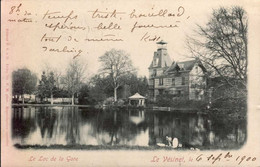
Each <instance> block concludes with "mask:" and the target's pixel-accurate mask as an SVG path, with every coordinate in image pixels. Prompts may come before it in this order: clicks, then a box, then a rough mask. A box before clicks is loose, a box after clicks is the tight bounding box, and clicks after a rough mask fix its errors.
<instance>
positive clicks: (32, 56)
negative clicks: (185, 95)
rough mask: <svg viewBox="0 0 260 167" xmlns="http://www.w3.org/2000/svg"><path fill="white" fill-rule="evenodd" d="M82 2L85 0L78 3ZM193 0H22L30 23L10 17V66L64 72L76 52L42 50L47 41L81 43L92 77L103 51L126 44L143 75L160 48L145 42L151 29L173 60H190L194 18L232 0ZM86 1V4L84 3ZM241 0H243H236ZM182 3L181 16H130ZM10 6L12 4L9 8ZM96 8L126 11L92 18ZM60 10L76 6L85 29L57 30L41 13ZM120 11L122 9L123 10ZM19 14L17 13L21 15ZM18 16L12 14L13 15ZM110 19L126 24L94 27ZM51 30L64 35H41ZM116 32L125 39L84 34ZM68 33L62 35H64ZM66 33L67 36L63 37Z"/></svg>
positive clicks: (200, 18) (205, 16)
mask: <svg viewBox="0 0 260 167" xmlns="http://www.w3.org/2000/svg"><path fill="white" fill-rule="evenodd" d="M79 2H81V3H79ZM189 2H190V1H175V2H174V3H170V4H171V5H169V3H166V1H165V3H161V2H159V1H153V2H149V3H148V2H146V3H144V2H140V1H126V2H123V1H117V3H111V2H104V1H99V2H94V1H93V2H91V5H90V4H89V3H87V2H84V3H83V1H74V2H73V3H71V2H68V1H64V3H63V4H62V5H61V4H59V5H56V4H55V1H51V2H42V5H41V8H40V9H39V8H38V10H37V11H36V10H34V5H36V4H34V3H32V2H30V3H23V5H22V8H21V10H23V11H25V10H28V11H30V12H31V13H32V14H33V20H34V21H35V22H34V23H32V24H30V23H29V24H19V23H14V24H13V23H7V24H10V28H9V38H10V41H11V45H10V50H11V55H10V57H11V60H12V62H13V63H12V65H11V68H12V69H13V70H15V69H17V68H22V67H27V68H29V69H30V70H32V71H33V72H35V73H36V74H37V75H38V76H40V74H41V72H42V71H43V70H45V69H46V67H48V68H54V69H56V70H58V71H61V72H62V73H64V71H65V69H66V67H67V65H68V62H69V61H70V60H71V59H72V55H70V54H63V53H54V52H44V49H43V46H48V47H50V48H51V47H53V48H62V47H63V46H68V47H70V48H76V49H81V50H82V51H83V52H82V54H81V56H79V57H78V58H79V59H80V60H81V62H82V63H84V64H87V72H86V75H87V77H91V76H93V75H94V74H96V73H97V72H98V69H99V68H100V63H99V62H98V57H99V56H102V55H103V54H104V53H105V52H106V51H109V50H111V49H112V48H115V49H122V50H125V51H126V53H128V54H129V55H130V57H131V59H132V61H133V65H134V66H135V67H136V68H137V69H138V75H139V76H147V77H148V67H149V65H150V63H151V61H152V58H153V53H154V51H156V50H157V45H156V42H155V41H152V42H150V41H149V42H144V41H141V38H142V36H143V35H144V34H146V33H147V34H149V35H151V37H153V36H155V35H156V36H157V37H158V36H160V40H161V39H162V40H164V41H166V42H168V44H167V50H168V54H169V55H170V57H171V59H172V60H175V61H183V60H187V59H188V58H187V57H189V56H191V55H190V53H189V51H188V50H187V49H186V48H185V40H186V37H187V36H189V35H192V34H194V30H196V24H199V25H202V26H203V25H205V24H206V23H207V21H208V20H209V18H210V16H211V13H212V9H214V8H218V7H220V6H230V4H231V3H228V2H225V3H223V1H216V2H214V3H205V2H206V1H197V4H196V5H195V4H194V3H189ZM82 3H83V4H84V5H85V6H86V7H85V8H82V7H81V6H83V5H82ZM237 4H239V2H237ZM180 6H181V7H183V8H184V9H185V12H184V14H183V15H182V16H181V17H179V18H177V17H173V18H162V17H155V18H140V19H131V18H129V14H130V13H131V12H132V11H133V10H134V9H135V11H136V13H138V12H139V13H145V14H147V13H156V12H157V13H158V11H159V10H161V9H167V10H168V11H169V12H173V13H175V14H176V13H178V8H179V7H180ZM7 9H8V8H7ZM95 9H98V10H100V11H113V10H114V9H116V10H117V11H118V12H124V13H125V14H123V15H122V17H118V16H117V18H116V19H114V18H112V19H98V18H94V19H93V18H91V14H93V12H91V11H94V10H95ZM48 10H49V11H50V12H51V11H52V12H55V11H60V12H63V13H64V14H68V13H69V12H70V11H71V10H73V12H74V14H77V15H78V18H77V20H76V21H74V22H73V24H77V25H84V26H86V27H87V31H69V30H67V31H64V30H56V31H52V30H50V29H47V28H46V27H44V25H45V24H46V23H47V24H49V23H53V20H51V21H50V20H46V19H43V16H44V14H45V13H46V12H47V11H48ZM119 16H121V15H119ZM17 17H18V16H17ZM12 18H14V16H12ZM176 21H180V23H178V26H179V27H178V28H161V29H155V28H142V29H135V30H134V32H132V33H131V28H132V27H133V25H134V23H135V22H138V24H144V25H146V24H155V25H169V24H175V23H176ZM101 22H102V23H103V24H104V25H108V24H109V23H110V22H113V23H118V24H119V25H120V26H121V27H122V29H121V30H120V31H118V30H102V31H100V30H97V29H95V28H93V27H95V26H97V25H98V24H99V23H101ZM45 33H46V34H47V35H49V36H59V35H62V38H61V40H60V41H59V42H57V43H54V44H53V43H46V42H41V38H42V36H43V35H44V34H45ZM106 34H113V35H115V36H116V37H122V38H123V39H124V41H122V42H86V41H84V40H83V39H84V38H92V37H93V38H94V37H97V38H99V37H101V36H102V35H103V36H104V35H106ZM69 36H72V37H73V38H76V39H77V40H80V41H79V42H74V43H73V42H68V40H67V39H68V37H69ZM63 39H64V40H63ZM65 39H66V40H65Z"/></svg>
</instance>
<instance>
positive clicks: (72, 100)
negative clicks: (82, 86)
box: [71, 93, 74, 105]
mask: <svg viewBox="0 0 260 167" xmlns="http://www.w3.org/2000/svg"><path fill="white" fill-rule="evenodd" d="M71 105H74V93H73V94H72V98H71Z"/></svg>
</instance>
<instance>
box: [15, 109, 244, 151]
mask: <svg viewBox="0 0 260 167" xmlns="http://www.w3.org/2000/svg"><path fill="white" fill-rule="evenodd" d="M166 135H167V136H169V137H172V138H177V139H178V143H179V144H180V145H179V146H181V145H182V148H187V149H189V148H191V147H194V148H199V149H222V148H223V149H224V148H233V149H237V148H240V147H241V146H242V145H243V143H244V142H245V140H246V121H243V120H239V121H230V120H229V119H228V118H227V117H225V116H223V117H214V116H207V115H202V114H180V113H172V112H166V111H156V112H155V111H148V110H126V109H120V110H119V109H115V110H111V109H110V110H97V109H91V108H78V107H14V108H13V113H12V138H13V142H14V144H20V145H35V144H38V145H47V146H49V145H54V144H61V145H71V144H80V145H94V146H100V145H112V146H114V145H119V146H147V147H151V146H158V145H159V146H163V145H164V144H167V141H166Z"/></svg>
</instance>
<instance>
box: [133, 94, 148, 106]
mask: <svg viewBox="0 0 260 167" xmlns="http://www.w3.org/2000/svg"><path fill="white" fill-rule="evenodd" d="M129 104H130V105H134V106H145V97H144V96H141V95H140V94H139V93H136V94H134V95H133V96H130V97H129Z"/></svg>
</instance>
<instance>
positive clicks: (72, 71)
mask: <svg viewBox="0 0 260 167" xmlns="http://www.w3.org/2000/svg"><path fill="white" fill-rule="evenodd" d="M85 70H86V65H85V64H83V62H82V61H80V60H79V59H72V60H71V61H70V63H69V66H68V68H67V70H66V75H65V77H64V82H65V87H66V88H67V90H68V92H69V93H70V95H71V97H72V102H71V104H72V105H74V97H75V94H76V93H78V92H79V90H80V87H81V85H82V83H83V82H84V78H85Z"/></svg>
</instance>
